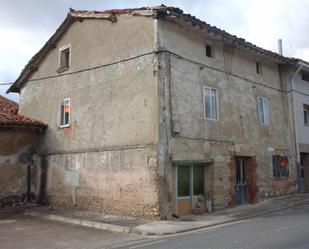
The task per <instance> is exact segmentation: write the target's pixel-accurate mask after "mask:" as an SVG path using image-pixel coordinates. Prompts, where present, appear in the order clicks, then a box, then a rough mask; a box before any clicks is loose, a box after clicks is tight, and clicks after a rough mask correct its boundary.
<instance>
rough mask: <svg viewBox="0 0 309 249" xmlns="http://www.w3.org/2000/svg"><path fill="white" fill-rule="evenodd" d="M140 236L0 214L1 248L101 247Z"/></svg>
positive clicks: (132, 239) (63, 248)
mask: <svg viewBox="0 0 309 249" xmlns="http://www.w3.org/2000/svg"><path fill="white" fill-rule="evenodd" d="M141 239H142V238H141V236H136V235H135V236H133V235H125V234H121V233H112V232H107V231H102V230H98V229H93V228H86V227H82V226H77V225H70V224H67V223H61V222H55V221H48V220H45V219H40V218H36V217H35V218H33V217H27V216H22V215H17V216H11V217H3V216H2V217H1V216H0V249H101V248H105V247H109V246H111V245H113V246H117V245H120V244H126V243H132V242H134V241H136V240H138V241H139V242H140V243H141V242H142V240H141Z"/></svg>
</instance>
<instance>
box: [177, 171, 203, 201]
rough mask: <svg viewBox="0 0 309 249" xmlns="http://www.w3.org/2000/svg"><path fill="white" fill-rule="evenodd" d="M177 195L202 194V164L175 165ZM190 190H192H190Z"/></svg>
mask: <svg viewBox="0 0 309 249" xmlns="http://www.w3.org/2000/svg"><path fill="white" fill-rule="evenodd" d="M177 172H178V173H177V174H178V180H177V181H178V182H177V196H178V197H180V198H181V197H189V196H191V193H192V194H193V196H197V195H203V194H204V166H202V165H185V166H178V167H177ZM191 191H192V192H191Z"/></svg>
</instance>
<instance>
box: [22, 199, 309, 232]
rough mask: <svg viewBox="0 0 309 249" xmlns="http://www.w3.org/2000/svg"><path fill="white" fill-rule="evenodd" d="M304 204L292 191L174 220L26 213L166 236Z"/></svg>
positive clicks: (45, 211) (42, 210)
mask: <svg viewBox="0 0 309 249" xmlns="http://www.w3.org/2000/svg"><path fill="white" fill-rule="evenodd" d="M305 204H309V194H295V195H287V196H280V197H273V198H270V199H268V200H265V201H263V202H260V203H258V204H254V205H244V206H239V207H236V208H230V209H225V210H222V211H220V212H215V213H211V214H209V213H207V214H205V215H189V216H184V217H182V218H180V219H177V220H170V221H152V222H151V221H146V220H138V219H132V218H128V217H127V218H126V217H119V216H110V215H103V214H98V213H92V214H91V213H85V212H84V213H83V212H77V211H75V212H73V211H63V210H62V211H61V210H49V209H46V208H36V209H30V210H29V209H28V210H27V211H26V214H27V215H31V216H37V217H42V218H46V219H51V220H57V221H62V222H67V223H71V224H80V225H84V226H87V227H93V228H99V229H103V230H109V231H114V232H115V231H116V232H124V233H136V234H142V235H168V234H176V233H181V232H186V231H191V230H195V229H200V228H204V227H210V226H215V225H219V224H224V223H228V222H234V221H237V220H243V219H248V218H251V217H257V216H261V215H265V214H271V213H273V212H277V211H279V210H284V209H287V208H291V207H296V206H302V205H305Z"/></svg>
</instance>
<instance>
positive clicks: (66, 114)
mask: <svg viewBox="0 0 309 249" xmlns="http://www.w3.org/2000/svg"><path fill="white" fill-rule="evenodd" d="M70 105H71V103H70V99H64V100H63V101H61V105H60V127H68V126H69V125H70Z"/></svg>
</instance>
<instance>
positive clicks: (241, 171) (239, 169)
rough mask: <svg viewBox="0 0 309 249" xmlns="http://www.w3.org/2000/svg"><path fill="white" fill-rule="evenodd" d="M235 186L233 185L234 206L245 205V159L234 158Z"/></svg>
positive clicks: (246, 193) (246, 194) (246, 197)
mask: <svg viewBox="0 0 309 249" xmlns="http://www.w3.org/2000/svg"><path fill="white" fill-rule="evenodd" d="M235 173H236V184H235V197H236V205H243V204H246V203H247V200H248V191H247V181H246V179H247V158H246V157H236V171H235Z"/></svg>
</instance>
